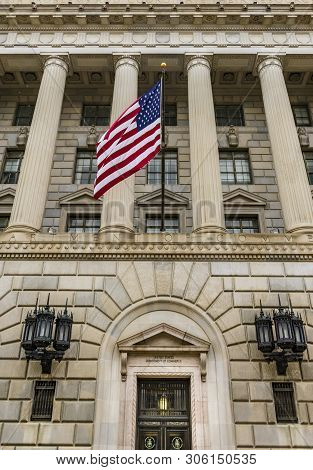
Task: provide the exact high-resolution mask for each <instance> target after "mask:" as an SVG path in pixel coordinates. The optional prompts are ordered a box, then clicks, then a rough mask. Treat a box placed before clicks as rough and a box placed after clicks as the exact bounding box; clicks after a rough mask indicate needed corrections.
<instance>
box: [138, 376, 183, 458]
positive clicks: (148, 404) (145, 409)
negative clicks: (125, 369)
mask: <svg viewBox="0 0 313 470" xmlns="http://www.w3.org/2000/svg"><path fill="white" fill-rule="evenodd" d="M137 396H138V403H137V444H136V448H137V449H141V450H181V449H182V450H185V449H190V381H189V379H161V378H160V379H138V384H137Z"/></svg>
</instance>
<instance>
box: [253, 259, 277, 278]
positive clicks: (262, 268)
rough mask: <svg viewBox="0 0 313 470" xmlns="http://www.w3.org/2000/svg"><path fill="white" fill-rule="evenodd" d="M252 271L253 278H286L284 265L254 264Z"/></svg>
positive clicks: (271, 263) (272, 263)
mask: <svg viewBox="0 0 313 470" xmlns="http://www.w3.org/2000/svg"><path fill="white" fill-rule="evenodd" d="M250 269H251V275H252V276H284V265H283V263H274V262H260V263H259V262H253V263H250Z"/></svg>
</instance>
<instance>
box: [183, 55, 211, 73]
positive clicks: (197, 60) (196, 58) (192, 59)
mask: <svg viewBox="0 0 313 470" xmlns="http://www.w3.org/2000/svg"><path fill="white" fill-rule="evenodd" d="M195 65H203V66H204V67H207V68H208V69H209V70H210V71H211V70H212V66H213V54H205V55H204V54H185V67H186V69H187V72H188V71H189V70H190V69H191V68H192V67H194V66H195Z"/></svg>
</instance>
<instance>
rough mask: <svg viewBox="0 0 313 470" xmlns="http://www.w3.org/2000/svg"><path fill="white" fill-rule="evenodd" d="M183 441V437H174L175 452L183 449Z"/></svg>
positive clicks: (173, 446)
mask: <svg viewBox="0 0 313 470" xmlns="http://www.w3.org/2000/svg"><path fill="white" fill-rule="evenodd" d="M183 444H184V443H183V440H182V438H181V437H173V439H172V448H173V449H175V450H180V449H181V448H182V447H183Z"/></svg>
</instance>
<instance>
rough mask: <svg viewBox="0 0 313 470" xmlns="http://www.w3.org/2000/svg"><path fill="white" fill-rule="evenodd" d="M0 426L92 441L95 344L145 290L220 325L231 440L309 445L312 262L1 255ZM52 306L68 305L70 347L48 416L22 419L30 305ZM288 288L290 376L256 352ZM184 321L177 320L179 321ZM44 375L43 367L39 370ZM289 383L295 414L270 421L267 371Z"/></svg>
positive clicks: (30, 435)
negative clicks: (292, 314) (300, 350)
mask: <svg viewBox="0 0 313 470" xmlns="http://www.w3.org/2000/svg"><path fill="white" fill-rule="evenodd" d="M0 273H2V277H1V280H0V344H1V345H0V379H1V380H0V399H1V402H0V422H1V424H0V432H1V446H3V447H4V448H14V447H24V446H37V445H39V446H45V448H67V447H72V446H73V445H75V447H79V448H89V447H91V445H92V441H93V421H94V400H95V393H96V380H97V366H98V358H99V350H100V346H101V344H102V342H103V339H104V336H105V332H106V330H107V328H108V326H109V325H110V324H111V322H112V321H114V319H116V318H117V317H118V316H119V315H120V313H121V312H123V311H124V310H125V309H126V308H127V307H129V306H130V305H133V307H136V304H137V305H140V302H142V301H143V299H147V298H150V299H155V302H157V301H158V299H160V298H162V299H165V300H167V301H168V306H169V310H170V308H171V307H170V306H171V299H172V300H175V299H182V300H183V301H184V304H185V306H186V308H187V309H188V307H192V306H193V305H196V306H197V307H199V308H200V309H202V310H203V312H206V314H207V315H208V317H210V318H211V319H213V320H214V321H215V323H216V325H217V326H218V328H219V329H220V331H221V332H222V333H223V336H224V339H225V347H226V346H227V351H228V355H229V361H230V362H229V367H230V374H231V381H232V383H231V389H232V399H233V402H232V409H233V416H234V422H235V429H236V442H237V446H238V448H247V447H257V448H262V447H266V448H270V447H273V448H274V447H275V448H276V447H297V448H298V447H311V446H312V445H313V398H312V397H313V394H312V391H313V364H312V360H313V358H312V351H313V319H312V310H311V309H312V307H313V305H312V303H313V267H312V264H311V263H305V262H297V263H293V262H286V263H282V262H214V261H212V262H211V263H207V262H195V263H192V262H160V261H159V262H151V261H135V262H132V261H120V262H115V261H64V262H62V261H38V260H37V261H23V262H21V261H5V262H0ZM49 292H50V293H51V297H50V303H51V305H52V306H55V307H56V309H58V308H61V307H62V306H64V303H65V300H66V298H68V301H69V305H70V308H71V310H72V311H73V315H74V327H73V336H72V345H71V349H70V350H69V351H68V352H67V353H66V360H63V361H62V362H61V363H60V364H59V363H54V365H53V369H52V375H51V378H52V379H55V380H57V388H56V396H55V402H54V411H53V420H52V422H51V423H44V422H41V423H40V422H39V423H37V422H29V421H30V412H31V405H32V396H33V387H34V380H35V379H39V378H40V377H41V368H40V366H39V364H38V363H35V362H30V363H29V364H27V362H26V361H25V360H24V359H23V357H24V353H23V352H21V350H20V338H21V330H22V324H21V321H22V320H23V318H24V317H25V315H26V313H27V311H28V310H29V309H31V308H33V306H34V305H35V302H36V298H37V296H38V293H39V303H40V304H43V303H45V302H46V300H47V295H48V293H49ZM278 293H280V295H281V299H282V302H283V303H284V304H286V303H287V301H288V297H289V299H290V300H291V302H292V304H293V306H294V308H295V309H296V311H298V312H301V314H302V316H303V319H304V321H305V322H306V323H307V327H306V331H307V336H308V351H307V352H306V353H305V357H304V361H303V363H302V365H301V366H299V365H298V364H290V365H289V367H288V370H287V376H286V377H281V376H277V373H276V368H275V366H274V365H273V364H271V365H269V364H267V363H265V361H264V360H263V355H262V354H260V353H259V352H258V350H257V346H256V338H255V328H254V318H255V314H256V313H258V311H259V301H260V300H262V303H263V306H264V307H265V309H270V308H273V307H276V306H277V305H278ZM181 329H183V324H182V325H181ZM45 378H46V377H45ZM277 380H279V381H281V380H287V381H292V382H294V384H295V396H296V400H297V414H298V418H299V423H298V424H288V425H277V424H276V417H275V410H274V404H273V396H272V390H271V382H272V381H277Z"/></svg>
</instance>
